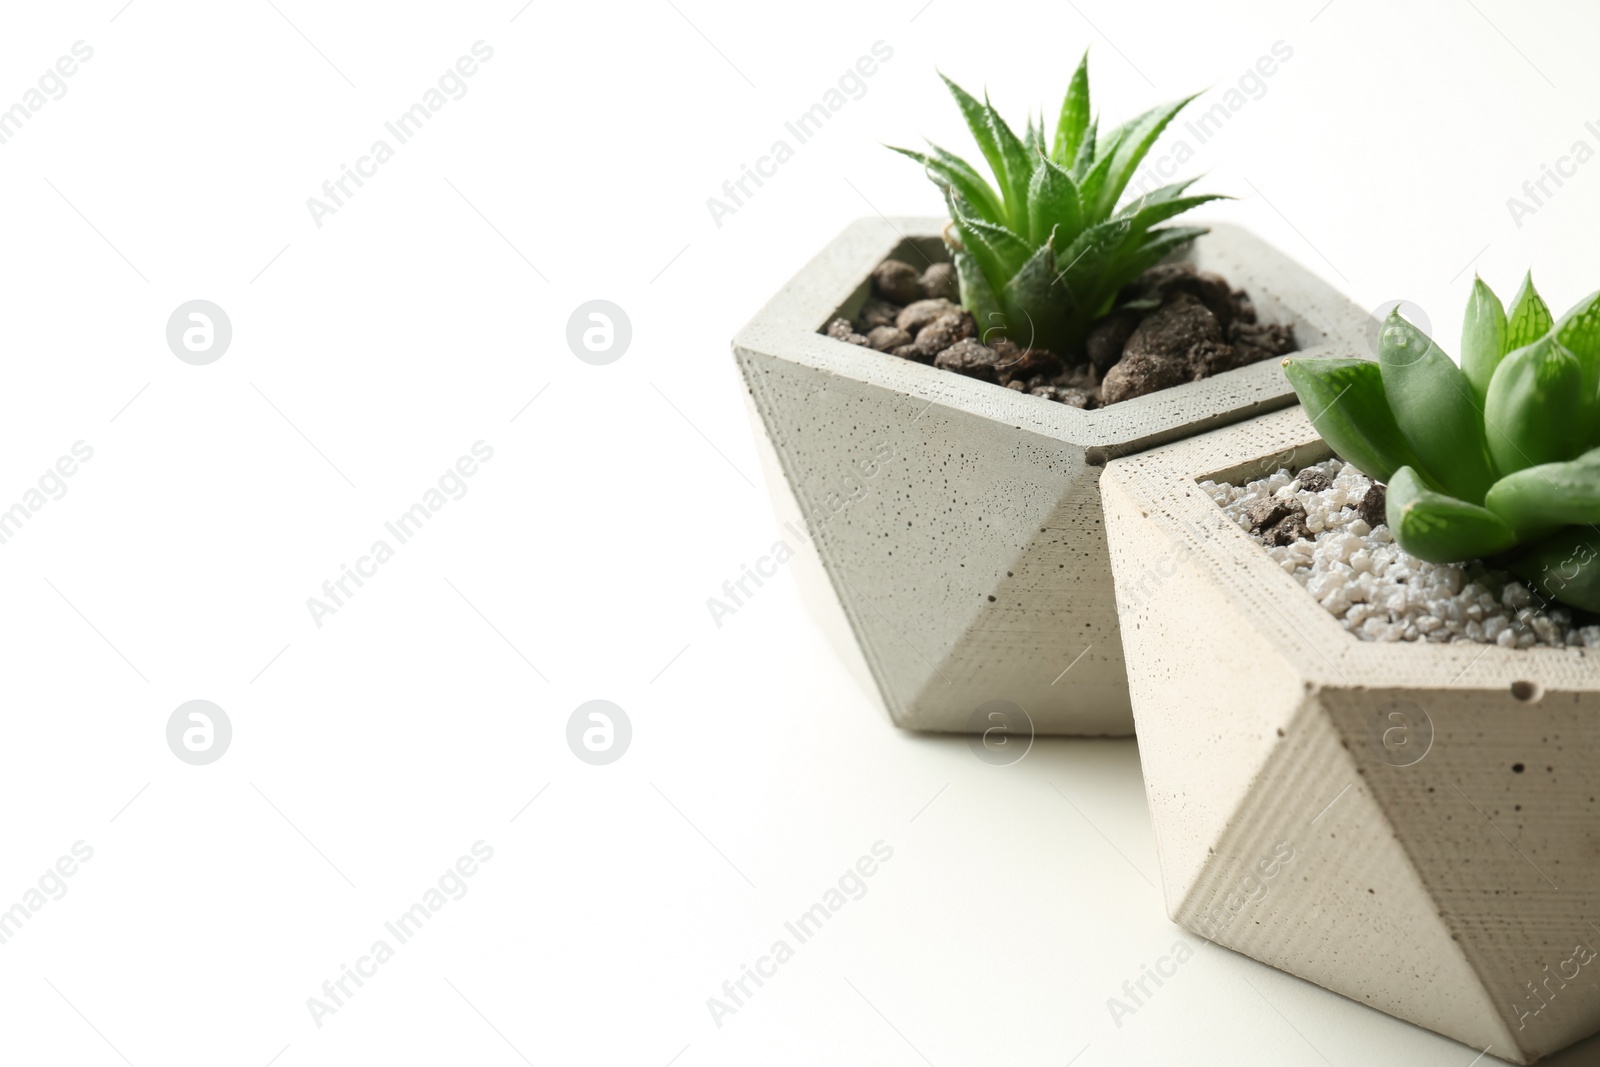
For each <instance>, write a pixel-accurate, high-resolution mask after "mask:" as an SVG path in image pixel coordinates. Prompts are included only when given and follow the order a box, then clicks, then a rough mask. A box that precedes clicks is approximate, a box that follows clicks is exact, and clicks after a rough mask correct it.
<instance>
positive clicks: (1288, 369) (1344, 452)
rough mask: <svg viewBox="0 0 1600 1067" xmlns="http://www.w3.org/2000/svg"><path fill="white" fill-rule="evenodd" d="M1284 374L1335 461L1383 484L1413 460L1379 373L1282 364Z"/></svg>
mask: <svg viewBox="0 0 1600 1067" xmlns="http://www.w3.org/2000/svg"><path fill="white" fill-rule="evenodd" d="M1283 370H1284V374H1285V375H1287V376H1288V378H1289V384H1290V385H1292V386H1294V391H1295V394H1296V395H1297V396H1299V397H1300V403H1301V404H1302V405H1303V406H1304V407H1305V409H1306V417H1307V418H1309V419H1310V420H1311V425H1313V426H1315V427H1316V428H1317V433H1319V434H1321V435H1322V439H1323V440H1324V441H1326V442H1327V443H1328V445H1329V447H1331V448H1332V449H1333V450H1334V451H1335V452H1336V453H1338V454H1339V457H1340V458H1341V459H1343V460H1344V461H1345V462H1347V463H1353V464H1355V465H1356V468H1357V469H1358V470H1360V471H1361V473H1363V474H1365V475H1366V476H1367V477H1369V478H1375V479H1377V480H1378V481H1380V482H1387V481H1389V479H1390V478H1392V477H1393V476H1394V472H1395V471H1397V470H1399V469H1400V468H1401V467H1408V466H1412V465H1414V464H1415V462H1416V457H1415V456H1414V455H1413V454H1412V451H1411V445H1410V444H1409V443H1408V442H1407V441H1406V439H1405V436H1404V435H1403V434H1401V433H1400V427H1399V425H1398V424H1397V423H1396V422H1395V421H1394V412H1392V411H1390V410H1389V401H1388V399H1387V398H1386V397H1385V396H1384V394H1383V372H1382V371H1381V370H1380V369H1379V367H1378V365H1377V364H1376V363H1372V362H1369V361H1367V360H1364V359H1305V358H1300V359H1294V358H1290V359H1286V360H1284V361H1283Z"/></svg>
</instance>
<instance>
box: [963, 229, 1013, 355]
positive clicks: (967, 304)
mask: <svg viewBox="0 0 1600 1067" xmlns="http://www.w3.org/2000/svg"><path fill="white" fill-rule="evenodd" d="M950 258H951V260H952V261H953V262H954V263H955V265H956V278H957V280H958V281H960V283H961V306H962V307H964V308H966V309H967V310H968V311H970V312H972V317H973V319H974V321H976V322H977V324H978V339H979V340H980V341H982V342H983V343H984V344H989V343H991V342H992V341H994V340H996V339H997V338H998V337H1003V336H1004V335H1005V324H1006V320H1005V314H1004V312H1002V311H1001V310H1000V301H999V300H998V299H997V298H996V297H995V295H994V287H993V286H991V285H990V284H989V279H988V278H987V277H986V276H985V275H984V273H983V268H982V267H980V266H979V265H978V261H977V259H976V258H975V257H974V256H973V255H972V253H971V252H969V251H967V250H966V249H964V248H952V249H951V250H950Z"/></svg>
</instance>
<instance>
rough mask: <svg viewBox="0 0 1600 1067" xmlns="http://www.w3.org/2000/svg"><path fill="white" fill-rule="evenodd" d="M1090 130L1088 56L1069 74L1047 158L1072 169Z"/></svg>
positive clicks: (1079, 61) (1084, 55)
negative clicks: (1053, 139)
mask: <svg viewBox="0 0 1600 1067" xmlns="http://www.w3.org/2000/svg"><path fill="white" fill-rule="evenodd" d="M1088 128H1089V53H1088V50H1087V49H1086V50H1085V51H1084V53H1083V58H1082V59H1080V60H1078V69H1077V70H1075V71H1073V73H1072V82H1071V84H1069V85H1068V86H1067V95H1066V98H1065V99H1063V100H1062V101H1061V118H1060V119H1059V120H1058V121H1057V122H1056V143H1055V146H1054V147H1053V148H1052V150H1051V153H1050V157H1051V158H1052V159H1054V160H1055V161H1056V162H1057V163H1059V164H1060V165H1061V166H1063V167H1070V166H1072V162H1073V160H1075V159H1076V158H1077V157H1078V146H1079V145H1081V144H1082V143H1083V135H1084V132H1085V131H1086V130H1088Z"/></svg>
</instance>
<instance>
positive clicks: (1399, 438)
mask: <svg viewBox="0 0 1600 1067" xmlns="http://www.w3.org/2000/svg"><path fill="white" fill-rule="evenodd" d="M1461 346H1462V350H1461V366H1459V367H1457V366H1456V364H1455V363H1454V362H1453V361H1452V360H1451V359H1450V357H1449V356H1447V355H1445V353H1444V352H1443V351H1441V350H1440V348H1439V346H1438V345H1436V344H1434V343H1433V341H1431V340H1430V339H1429V338H1428V337H1427V335H1425V334H1424V333H1423V332H1422V331H1421V330H1418V329H1417V328H1416V327H1415V326H1413V325H1412V324H1411V323H1409V322H1407V321H1406V320H1405V319H1404V318H1402V317H1401V316H1400V314H1399V313H1398V311H1397V312H1395V313H1393V314H1391V315H1390V316H1389V318H1388V321H1387V322H1385V323H1384V325H1383V329H1382V332H1381V333H1380V334H1379V343H1378V362H1377V363H1371V362H1368V361H1365V360H1353V359H1330V360H1305V359H1288V360H1285V361H1284V368H1285V370H1286V372H1287V373H1288V376H1289V381H1290V382H1291V383H1292V384H1293V385H1294V388H1295V392H1296V393H1298V394H1299V396H1300V402H1301V403H1302V404H1304V405H1305V408H1306V411H1307V413H1308V415H1309V416H1310V418H1311V421H1312V423H1313V425H1315V426H1316V428H1317V432H1318V433H1320V434H1321V435H1322V437H1323V440H1325V441H1326V442H1327V443H1328V444H1329V445H1330V446H1331V447H1332V448H1333V450H1334V451H1335V452H1337V453H1338V454H1339V455H1340V456H1341V457H1343V458H1344V459H1345V460H1347V461H1349V462H1351V463H1354V464H1355V465H1356V467H1358V468H1359V469H1360V470H1361V471H1362V472H1363V473H1365V474H1367V475H1369V476H1371V477H1373V478H1376V479H1377V480H1378V481H1380V482H1386V483H1388V486H1389V492H1388V514H1387V518H1388V522H1389V527H1390V529H1391V531H1392V532H1393V533H1394V537H1395V540H1396V541H1397V542H1398V543H1399V544H1400V547H1401V548H1403V549H1405V550H1406V551H1407V552H1409V553H1410V554H1411V555H1413V556H1416V557H1417V558H1418V559H1424V560H1428V561H1431V562H1434V563H1451V562H1458V561H1464V560H1470V559H1491V560H1494V561H1495V562H1496V563H1497V564H1499V565H1502V566H1504V567H1506V568H1507V569H1508V570H1510V571H1512V573H1514V574H1516V575H1517V576H1519V577H1521V578H1523V579H1524V580H1526V581H1528V582H1530V583H1531V584H1532V585H1533V586H1534V587H1535V588H1537V589H1538V590H1539V591H1540V592H1541V593H1543V594H1544V595H1545V596H1547V597H1550V598H1551V599H1554V600H1559V601H1561V602H1563V603H1566V604H1570V605H1572V606H1574V607H1579V608H1584V609H1586V610H1589V611H1600V527H1597V526H1596V525H1595V524H1597V523H1600V293H1595V294H1593V295H1591V296H1589V297H1588V298H1587V299H1585V300H1584V301H1582V302H1581V303H1579V304H1578V305H1577V306H1576V307H1574V308H1573V309H1572V310H1571V311H1569V312H1567V314H1566V315H1565V316H1564V317H1563V318H1562V319H1561V321H1559V322H1553V321H1552V316H1551V314H1550V309H1549V308H1548V307H1547V306H1546V305H1545V302H1544V300H1542V299H1541V298H1540V296H1539V294H1538V291H1537V290H1535V289H1534V286H1533V277H1532V275H1529V276H1528V278H1527V280H1525V281H1524V282H1523V284H1522V288H1521V290H1520V291H1519V292H1518V293H1517V295H1516V297H1515V298H1514V299H1513V300H1512V302H1511V308H1510V310H1509V311H1507V310H1506V309H1505V308H1504V307H1503V306H1502V304H1501V302H1500V299H1499V297H1497V296H1495V294H1494V292H1493V291H1492V290H1490V288H1489V287H1488V286H1487V285H1485V284H1484V282H1483V280H1482V279H1481V278H1480V279H1478V280H1477V281H1475V282H1474V283H1473V288H1472V298H1471V300H1470V301H1469V302H1468V304H1467V314H1466V324H1465V326H1464V328H1463V330H1462V340H1461Z"/></svg>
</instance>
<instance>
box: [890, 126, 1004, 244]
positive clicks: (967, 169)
mask: <svg viewBox="0 0 1600 1067" xmlns="http://www.w3.org/2000/svg"><path fill="white" fill-rule="evenodd" d="M886 147H888V148H889V150H890V151H892V152H899V153H900V154H901V155H903V156H907V157H909V158H911V159H914V160H916V161H917V162H918V163H921V164H922V166H923V168H924V169H925V170H926V171H927V172H928V177H929V179H930V180H932V181H933V183H934V184H935V185H938V186H941V187H943V186H946V185H953V186H955V187H956V190H957V191H958V192H959V193H960V194H961V195H962V196H964V197H966V199H967V202H968V203H970V204H971V205H972V209H973V213H974V214H975V215H977V216H978V217H979V218H982V219H984V220H985V221H987V222H993V223H995V224H997V225H998V224H1000V223H1003V222H1004V221H1005V209H1004V208H1003V207H1002V206H1001V204H1000V197H999V196H998V195H997V194H996V193H995V191H994V190H993V189H991V188H990V187H989V183H988V182H986V181H984V180H983V176H982V175H981V174H979V173H978V172H977V171H976V170H974V169H973V168H972V166H971V165H970V164H968V163H967V161H966V160H964V159H962V158H961V157H960V156H954V155H951V154H950V153H949V152H946V151H945V150H944V149H942V148H940V147H939V146H938V145H932V146H931V147H932V148H933V150H934V153H935V155H933V156H929V155H926V154H924V153H922V152H915V151H912V150H911V149H909V148H896V147H895V146H894V145H888V146H886Z"/></svg>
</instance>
